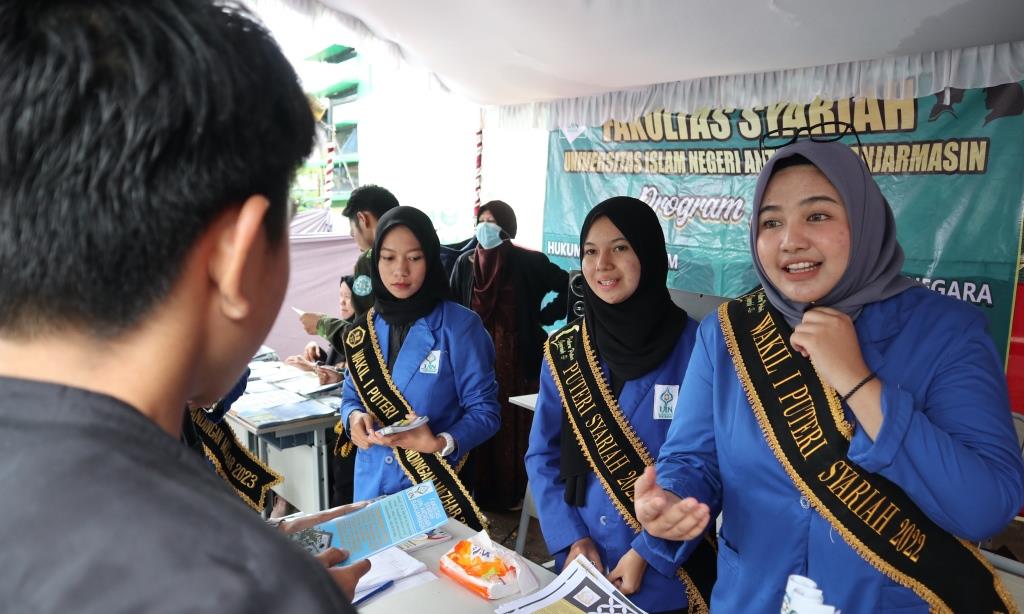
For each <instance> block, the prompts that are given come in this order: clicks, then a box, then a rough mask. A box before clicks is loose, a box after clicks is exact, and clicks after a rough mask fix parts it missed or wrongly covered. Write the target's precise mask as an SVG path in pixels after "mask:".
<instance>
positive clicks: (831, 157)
mask: <svg viewBox="0 0 1024 614" xmlns="http://www.w3.org/2000/svg"><path fill="white" fill-rule="evenodd" d="M795 155H801V156H803V157H805V158H807V159H808V160H810V161H811V163H812V164H813V165H814V166H816V167H817V168H818V170H820V171H821V172H822V174H824V175H825V177H826V178H827V179H828V180H829V181H830V182H832V185H833V186H835V188H836V191H837V192H839V195H840V196H841V197H842V198H843V202H844V203H845V204H846V215H847V217H848V218H849V220H850V260H849V264H847V266H846V271H845V272H844V273H843V276H842V277H840V278H839V281H838V282H837V283H836V285H835V287H834V288H832V290H830V291H829V293H828V294H826V295H825V296H824V297H823V298H822V299H821V300H819V301H816V302H815V303H814V304H815V305H818V306H824V307H832V308H833V309H838V310H839V311H842V312H843V313H845V314H846V315H848V316H850V317H851V318H853V319H857V316H858V315H860V312H861V310H862V309H863V308H864V306H865V305H868V304H870V303H874V302H876V301H881V300H885V299H887V298H889V297H891V296H895V295H897V294H899V293H900V292H903V291H904V290H906V289H907V288H911V287H914V286H916V285H918V284H917V282H915V281H914V280H912V279H910V278H909V277H904V276H903V275H901V273H900V271H901V270H902V268H903V248H901V247H900V244H899V242H898V241H897V240H896V220H895V219H894V218H893V215H892V209H891V208H890V207H889V202H888V201H887V200H885V196H882V191H881V190H880V189H879V188H878V184H877V183H875V180H874V178H872V177H871V172H870V171H869V170H868V167H867V166H866V165H865V164H864V161H863V160H862V159H861V157H860V156H858V155H857V154H856V153H854V151H853V150H852V149H850V148H849V147H848V146H847V145H844V144H842V143H840V142H838V141H834V142H831V143H817V142H814V141H797V142H796V143H793V144H791V145H787V146H785V147H783V148H781V149H779V150H778V151H777V152H776V153H775V155H774V156H772V159H771V160H769V161H768V163H767V164H765V166H764V169H762V170H761V175H760V176H759V177H758V178H757V189H756V190H755V191H754V210H753V212H752V213H751V215H750V251H751V253H752V255H753V258H754V269H755V271H756V272H757V277H758V279H760V280H761V286H762V287H763V288H764V290H765V294H766V295H767V298H768V302H769V303H771V304H772V306H773V307H775V308H776V309H778V310H779V311H781V312H782V315H783V316H785V318H786V321H787V322H788V323H789V325H790V326H796V325H797V324H798V323H800V321H801V320H802V319H803V314H804V311H806V309H807V306H808V305H807V303H797V302H794V301H791V300H789V299H788V298H786V297H785V296H784V295H783V294H782V293H781V292H779V290H778V289H777V288H775V286H773V285H772V282H771V281H769V279H768V276H767V275H765V272H764V268H763V267H762V266H761V262H760V261H759V260H758V258H757V231H758V223H757V218H758V215H757V213H758V211H760V209H761V200H762V199H763V198H764V190H765V187H767V185H768V180H769V179H770V178H771V176H772V169H773V168H775V165H776V164H777V163H778V162H779V161H780V160H784V159H786V158H789V157H791V156H795Z"/></svg>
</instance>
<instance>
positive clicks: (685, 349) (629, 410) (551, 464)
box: [526, 319, 697, 612]
mask: <svg viewBox="0 0 1024 614" xmlns="http://www.w3.org/2000/svg"><path fill="white" fill-rule="evenodd" d="M696 333H697V322H695V321H694V320H692V319H688V321H687V323H686V328H684V329H683V333H682V334H681V335H680V336H679V341H677V342H676V347H675V349H673V350H672V353H671V354H669V355H668V358H666V359H665V360H664V362H662V363H661V365H659V366H658V367H657V368H656V369H654V370H653V371H651V372H650V373H648V374H646V375H644V376H643V377H640V378H638V379H635V380H630V381H627V382H626V383H625V385H624V386H623V387H622V392H621V394H620V395H619V399H618V401H619V406H620V407H621V408H622V413H623V415H624V416H625V417H626V419H627V420H628V421H629V423H630V424H631V425H632V426H633V430H634V431H636V434H637V436H638V437H639V438H640V440H641V441H643V443H644V445H645V446H647V450H648V451H649V452H650V453H651V456H653V457H655V458H657V456H658V450H659V449H660V448H661V445H662V443H663V442H664V441H665V437H666V435H667V434H668V429H669V425H670V423H671V420H670V419H655V405H656V404H660V403H661V401H660V400H658V399H656V398H655V394H654V391H655V385H657V384H664V385H670V386H677V387H678V386H679V385H680V383H681V382H682V379H683V373H684V371H685V370H686V363H687V362H688V361H689V359H690V352H691V351H692V350H693V344H694V337H695V335H696ZM601 366H602V368H603V369H604V372H605V377H606V378H607V377H608V368H607V365H605V364H603V363H602V365H601ZM677 392H678V389H677ZM677 396H678V395H677ZM678 410H679V405H678V404H677V405H676V411H677V412H678ZM562 412H563V409H562V401H561V397H560V396H559V395H558V389H557V388H556V386H555V382H554V380H553V379H552V376H551V368H550V366H549V364H548V362H547V360H545V361H544V365H543V367H542V368H541V373H540V393H539V394H538V396H537V406H536V414H535V415H534V417H533V428H532V429H531V431H530V448H529V450H528V451H527V453H526V471H527V473H528V474H529V477H530V492H531V493H532V494H533V498H534V501H535V502H536V505H537V513H538V515H539V518H540V526H541V530H542V531H543V532H544V540H545V541H546V542H547V545H548V551H549V552H551V553H553V554H555V557H556V559H557V562H558V565H559V567H561V566H562V565H563V564H564V563H565V557H566V555H567V554H568V552H569V548H570V547H571V546H572V544H573V542H575V541H577V540H579V539H582V538H584V537H587V536H589V537H591V538H592V539H593V540H594V543H595V544H596V545H597V550H598V552H600V553H601V562H602V563H603V564H604V566H605V570H606V571H611V570H612V569H613V568H614V567H615V565H616V564H618V562H619V559H620V558H622V555H624V554H625V553H626V552H627V551H628V550H629V549H630V548H633V549H635V550H636V551H637V552H638V553H639V554H640V555H641V556H642V557H643V558H644V559H645V560H647V561H648V563H649V565H648V567H647V571H646V572H644V578H643V582H642V583H641V585H640V590H639V591H637V593H635V594H634V595H632V596H630V599H632V600H633V601H634V602H635V603H636V604H637V605H638V606H640V607H641V608H643V609H645V610H647V611H649V612H651V611H661V610H671V609H676V608H683V607H685V606H686V591H685V589H684V588H683V584H682V582H680V581H679V579H678V578H677V577H676V575H675V569H676V565H675V564H674V562H673V561H670V560H667V559H663V558H659V557H655V556H653V554H652V552H651V550H650V547H649V545H648V543H647V541H645V540H643V539H641V538H640V537H639V536H638V534H636V533H634V532H633V529H631V528H630V526H629V525H628V524H626V521H625V520H623V519H622V516H621V515H619V512H618V510H617V509H616V508H615V506H614V505H613V504H612V501H611V499H609V498H608V495H607V494H606V493H605V491H604V488H603V487H602V486H601V483H600V482H599V481H598V479H597V476H596V475H594V473H593V472H591V473H589V474H588V475H587V477H586V502H585V504H584V505H583V506H582V507H575V506H570V505H568V504H566V503H565V499H564V493H565V482H564V481H563V480H560V479H559V477H558V463H559V456H560V448H559V441H560V439H561V433H562ZM670 543H671V542H670Z"/></svg>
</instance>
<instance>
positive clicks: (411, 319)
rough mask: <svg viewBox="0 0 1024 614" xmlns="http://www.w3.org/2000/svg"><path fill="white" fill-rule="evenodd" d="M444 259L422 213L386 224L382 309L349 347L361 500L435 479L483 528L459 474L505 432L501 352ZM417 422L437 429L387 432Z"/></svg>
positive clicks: (347, 409)
mask: <svg viewBox="0 0 1024 614" xmlns="http://www.w3.org/2000/svg"><path fill="white" fill-rule="evenodd" d="M439 253H440V245H439V243H438V240H437V234H436V233H435V232H434V228H433V225H432V224H431V222H430V218H428V217H427V216H426V214H424V213H423V212H422V211H420V210H418V209H414V208H413V207H397V208H395V209H392V210H391V211H389V212H387V213H386V214H384V216H382V217H381V219H380V220H379V222H378V225H377V234H376V238H375V240H374V245H373V255H374V260H373V262H372V267H371V268H372V273H373V275H372V277H373V292H374V297H375V302H374V307H373V309H371V310H370V311H369V312H367V313H366V314H365V315H364V316H362V317H360V318H359V319H357V320H356V321H355V322H354V323H353V324H352V325H351V326H349V327H348V328H347V329H346V330H345V333H344V336H343V339H342V342H343V344H344V348H345V356H346V359H347V362H348V375H347V377H346V379H345V386H344V392H343V394H342V405H341V419H342V423H343V424H345V425H347V427H348V431H347V434H348V436H349V437H350V438H351V440H352V442H353V443H354V444H355V445H356V446H357V447H358V448H359V450H358V452H357V456H356V468H355V498H356V500H362V499H369V498H372V497H375V496H377V495H382V494H389V493H393V492H397V491H399V490H401V489H403V488H406V487H408V486H410V485H411V484H412V481H415V482H417V483H419V482H422V481H425V480H428V479H433V480H434V481H435V485H437V487H438V489H439V491H441V492H440V494H441V495H442V497H441V498H442V501H445V509H446V511H448V513H449V515H450V516H451V517H453V518H457V519H458V520H461V521H462V522H465V523H467V524H469V525H470V526H474V527H480V526H481V525H482V516H481V515H480V513H479V510H478V509H477V507H476V504H475V503H474V502H473V501H472V500H471V499H470V498H469V491H468V489H467V488H466V487H465V485H463V484H462V483H461V482H460V481H459V478H458V476H457V475H456V472H457V470H458V469H459V468H460V467H461V466H462V463H463V462H464V461H465V459H466V456H467V454H469V451H470V450H472V449H473V448H475V447H476V446H477V445H479V444H480V443H481V442H483V441H485V440H487V439H488V438H490V437H491V436H492V435H493V434H494V433H495V432H496V431H497V430H498V426H499V419H500V418H499V409H498V402H497V399H496V394H497V385H496V383H495V380H494V346H493V344H492V343H491V339H490V337H489V336H488V335H487V331H486V330H484V328H483V326H482V325H481V324H480V318H478V317H477V316H476V315H475V314H474V313H472V312H471V311H469V310H467V309H465V308H463V307H461V306H460V305H458V304H456V303H454V302H451V301H449V300H446V299H447V297H448V294H449V288H448V280H447V279H446V278H445V275H444V271H443V269H442V266H441V260H440V257H439ZM415 416H426V417H427V418H429V422H427V423H426V424H424V425H422V426H419V427H417V428H415V429H413V430H409V431H405V432H401V433H398V434H394V435H383V434H381V433H378V430H379V429H381V428H382V427H383V426H389V425H394V424H395V423H396V422H399V421H401V420H403V419H408V418H411V417H415ZM410 478H412V479H410ZM448 493H450V494H451V497H448V496H447V494H448Z"/></svg>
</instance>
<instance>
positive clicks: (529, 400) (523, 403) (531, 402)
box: [508, 394, 537, 411]
mask: <svg viewBox="0 0 1024 614" xmlns="http://www.w3.org/2000/svg"><path fill="white" fill-rule="evenodd" d="M508 402H509V403H511V404H513V405H518V406H519V407H522V408H524V409H528V410H530V411H533V409H534V408H535V407H536V406H537V395H536V394H521V395H519V396H517V397H509V398H508Z"/></svg>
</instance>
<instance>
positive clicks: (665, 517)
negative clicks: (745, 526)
mask: <svg viewBox="0 0 1024 614" xmlns="http://www.w3.org/2000/svg"><path fill="white" fill-rule="evenodd" d="M656 478H657V475H656V474H655V469H654V467H647V468H646V469H645V470H644V473H643V475H641V476H640V479H638V480H637V481H636V484H635V485H634V490H633V496H634V499H633V502H634V505H635V508H636V517H637V520H639V521H640V524H641V525H642V526H643V528H644V530H645V531H647V532H648V533H650V534H651V535H653V536H655V537H660V538H662V539H670V540H673V541H684V540H688V539H693V538H695V537H698V536H700V535H701V534H702V533H703V532H704V529H705V528H707V526H708V522H709V521H710V520H711V509H710V508H709V507H708V506H707V505H705V504H703V503H700V502H699V501H697V500H696V499H694V498H693V497H687V498H685V499H680V498H679V497H677V496H676V495H675V494H673V493H671V492H669V491H667V490H665V489H664V488H662V487H661V486H658V482H657V481H656Z"/></svg>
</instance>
